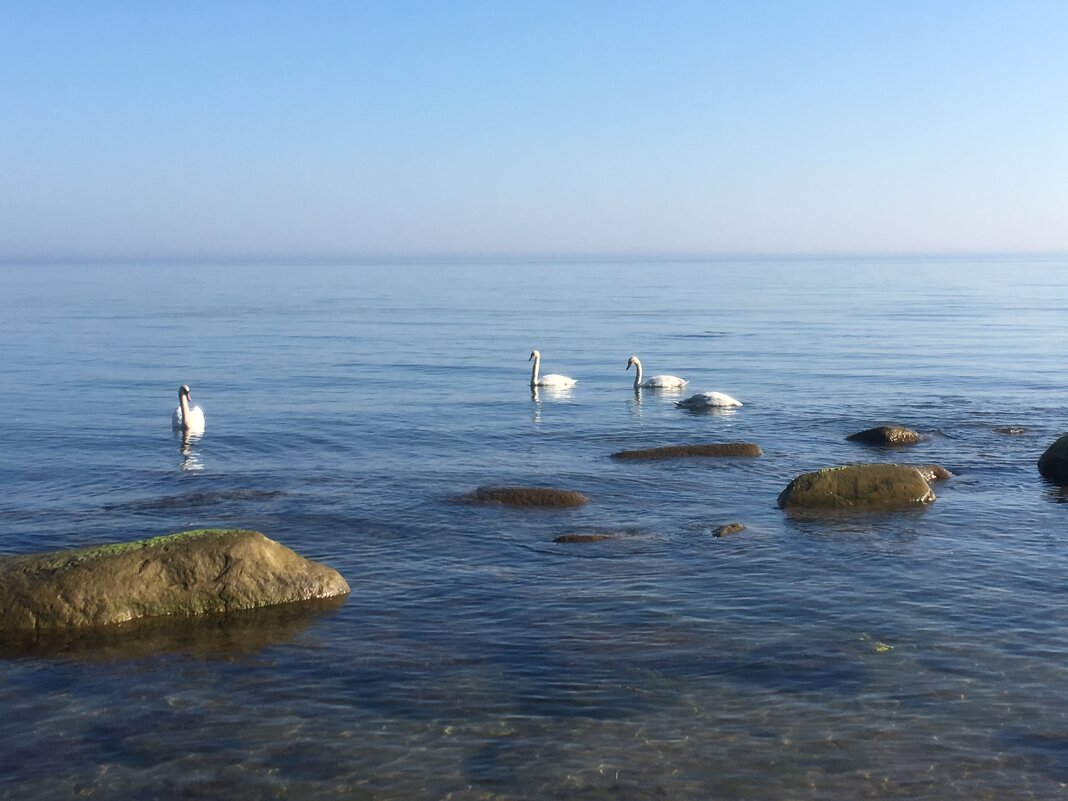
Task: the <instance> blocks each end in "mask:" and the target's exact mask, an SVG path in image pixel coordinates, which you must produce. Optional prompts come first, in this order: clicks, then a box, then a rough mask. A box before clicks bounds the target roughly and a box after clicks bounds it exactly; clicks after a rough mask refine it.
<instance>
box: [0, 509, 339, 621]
mask: <svg viewBox="0 0 1068 801" xmlns="http://www.w3.org/2000/svg"><path fill="white" fill-rule="evenodd" d="M348 592H349V585H348V584H346V583H345V579H343V578H342V577H341V576H340V575H339V574H338V573H337V571H335V570H332V569H331V568H329V567H326V566H325V565H321V564H319V563H317V562H312V561H309V560H307V559H305V558H303V557H301V556H298V555H297V554H295V553H294V552H293V551H291V550H289V548H286V547H285V546H284V545H280V544H279V543H277V542H274V541H273V540H269V539H267V537H265V536H263V535H262V534H260V533H259V532H258V531H227V530H219V529H202V530H198V531H185V532H182V533H179V534H170V535H167V536H164V537H154V538H152V539H147V540H140V541H137V542H124V543H117V544H113V545H102V546H97V547H92V548H80V549H77V550H72V551H52V552H49V553H43V554H34V555H30V556H12V557H6V558H4V559H3V560H2V561H0V632H20V631H21V632H25V631H31V630H36V631H44V630H48V629H61V628H64V627H77V626H100V625H106V624H112V623H122V622H125V621H129V620H138V619H141V618H152V617H162V616H184V615H199V614H204V613H208V612H233V611H236V610H240V609H255V608H258V607H262V606H271V605H274V604H285V603H292V602H294V601H306V600H310V599H313V598H329V597H333V596H338V595H345V594H347V593H348Z"/></svg>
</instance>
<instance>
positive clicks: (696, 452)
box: [612, 442, 763, 459]
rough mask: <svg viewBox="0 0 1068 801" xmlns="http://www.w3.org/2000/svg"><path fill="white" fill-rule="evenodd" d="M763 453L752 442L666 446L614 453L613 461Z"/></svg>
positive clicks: (755, 454)
mask: <svg viewBox="0 0 1068 801" xmlns="http://www.w3.org/2000/svg"><path fill="white" fill-rule="evenodd" d="M762 453H763V451H761V450H760V446H759V445H754V444H753V443H751V442H721V443H712V444H707V445H664V446H662V447H659V448H645V449H643V450H637V451H619V452H618V453H613V454H612V458H613V459H678V458H685V457H702V456H760V455H761V454H762Z"/></svg>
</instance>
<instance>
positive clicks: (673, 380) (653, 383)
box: [627, 356, 690, 389]
mask: <svg viewBox="0 0 1068 801" xmlns="http://www.w3.org/2000/svg"><path fill="white" fill-rule="evenodd" d="M632 364H633V365H634V367H635V368H637V375H635V376H634V388H635V389H641V388H642V387H645V388H646V389H682V388H683V387H684V386H686V385H687V384H689V383H690V382H689V381H687V380H686V379H685V378H679V377H678V376H677V375H654V376H653V377H652V378H647V379H645V380H644V381H642V363H641V360H640V359H639V358H638V357H637V356H631V357H630V359H628V360H627V369H628V370H629V369H630V366H631V365H632Z"/></svg>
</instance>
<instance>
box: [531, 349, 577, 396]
mask: <svg viewBox="0 0 1068 801" xmlns="http://www.w3.org/2000/svg"><path fill="white" fill-rule="evenodd" d="M527 361H528V362H529V361H533V362H534V369H533V370H531V371H530V385H531V386H532V387H573V386H575V383H576V381H575V379H574V378H568V377H567V376H566V375H557V374H556V373H549V375H543V376H542V377H541V378H538V365H540V364H541V353H539V352H538V351H536V350H532V351H531V352H530V358H529V359H527Z"/></svg>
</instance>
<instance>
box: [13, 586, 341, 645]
mask: <svg viewBox="0 0 1068 801" xmlns="http://www.w3.org/2000/svg"><path fill="white" fill-rule="evenodd" d="M347 598H348V596H344V595H343V596H340V597H335V598H324V599H316V600H311V601H301V602H299V603H291V604H280V605H278V606H269V607H264V608H263V609H248V610H243V611H240V612H231V613H227V614H210V615H195V616H192V617H183V618H151V619H145V620H134V621H130V622H129V623H119V624H116V625H111V626H97V627H93V628H85V629H81V628H79V629H63V630H60V631H49V632H30V633H21V632H20V633H3V634H0V659H24V658H33V659H59V660H72V661H78V662H110V661H120V660H133V659H144V658H147V657H151V656H156V655H158V654H174V653H180V654H183V655H186V656H189V657H192V658H194V659H204V660H228V659H232V658H235V657H245V656H249V655H252V654H255V653H257V652H259V651H261V650H263V649H264V648H267V647H268V646H271V645H277V644H279V643H284V642H288V641H290V640H294V639H296V638H297V637H299V636H300V635H301V634H302V633H303V632H304V631H305V630H306V629H307V628H308V627H309V626H311V625H312V624H314V623H316V622H317V621H319V620H321V619H323V618H325V617H329V616H330V615H332V614H333V613H335V612H337V611H338V609H340V608H341V606H342V605H343V604H344V603H345V601H346V599H347Z"/></svg>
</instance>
